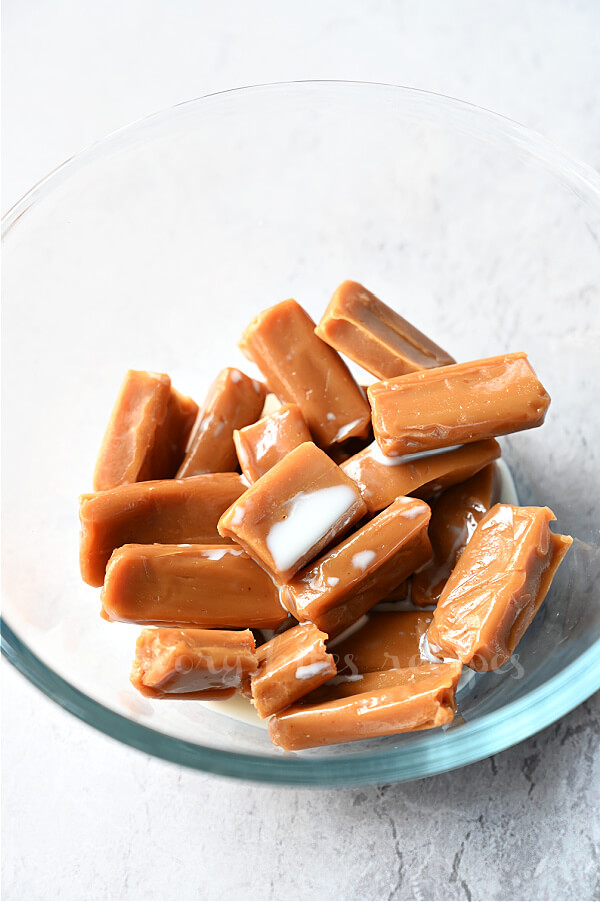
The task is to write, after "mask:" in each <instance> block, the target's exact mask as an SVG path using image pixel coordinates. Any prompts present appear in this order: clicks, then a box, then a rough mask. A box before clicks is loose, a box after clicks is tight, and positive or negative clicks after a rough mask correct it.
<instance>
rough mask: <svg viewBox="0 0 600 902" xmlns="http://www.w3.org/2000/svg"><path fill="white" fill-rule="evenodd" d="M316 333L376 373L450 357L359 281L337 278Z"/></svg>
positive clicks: (395, 372)
mask: <svg viewBox="0 0 600 902" xmlns="http://www.w3.org/2000/svg"><path fill="white" fill-rule="evenodd" d="M315 331H316V333H317V335H318V336H319V338H322V339H323V341H326V342H327V343H328V344H330V345H331V346H332V347H333V348H335V349H336V350H337V351H341V353H342V354H345V355H346V356H347V357H349V358H350V359H351V360H354V361H355V362H356V363H358V364H360V366H362V367H363V368H364V369H365V370H367V372H369V373H373V374H374V375H375V376H378V377H379V378H380V379H392V378H393V377H394V376H402V375H404V374H405V373H413V372H416V371H419V370H424V369H429V368H430V367H436V366H448V364H451V363H455V360H454V358H453V357H451V356H450V354H447V353H446V351H444V350H443V349H442V348H440V347H439V346H438V345H436V344H434V342H433V341H431V339H430V338H427V336H426V335H423V333H422V332H419V330H418V329H415V327H414V326H413V325H411V323H409V322H408V321H407V320H405V319H403V317H401V316H400V315H399V314H398V313H396V312H395V311H394V310H392V308H391V307H388V306H387V304H384V303H383V301H380V300H379V298H376V297H375V295H374V294H371V292H370V291H367V289H366V288H365V287H364V286H363V285H360V284H359V283H358V282H342V284H341V285H340V286H339V287H338V288H336V290H335V291H334V293H333V296H332V298H331V300H330V302H329V305H328V307H327V309H326V311H325V313H324V314H323V318H322V319H321V322H320V323H319V325H318V326H317V328H316V330H315Z"/></svg>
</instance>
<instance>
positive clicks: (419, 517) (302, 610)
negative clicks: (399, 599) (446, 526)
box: [281, 498, 431, 636]
mask: <svg viewBox="0 0 600 902" xmlns="http://www.w3.org/2000/svg"><path fill="white" fill-rule="evenodd" d="M430 516H431V511H430V509H429V506H428V505H427V504H425V502H424V501H420V500H418V499H417V498H398V499H397V500H396V501H395V502H394V503H393V504H391V505H390V506H389V507H388V508H386V510H384V511H382V512H381V513H380V514H378V516H377V517H374V518H373V519H372V520H370V521H369V522H368V523H366V524H365V525H364V526H363V527H362V528H361V529H359V530H357V531H356V532H354V533H352V535H350V536H348V538H346V539H344V541H343V542H341V543H340V544H339V545H337V546H336V547H335V548H333V549H332V550H331V551H330V552H328V553H327V554H324V555H323V556H322V557H320V558H319V559H318V560H317V561H315V562H314V563H312V564H310V565H309V566H308V567H307V568H306V569H305V570H303V571H302V572H301V573H299V574H298V575H297V576H296V578H295V579H293V580H292V581H291V582H288V584H287V585H285V586H282V589H281V600H282V603H283V604H284V605H285V606H286V607H287V609H288V610H289V611H290V613H291V614H292V615H293V616H294V617H295V618H296V620H299V621H300V622H303V621H306V620H310V621H311V622H312V623H314V624H316V625H317V626H318V627H319V629H321V630H323V631H324V632H326V633H327V634H328V635H329V636H336V635H338V634H339V633H341V632H342V631H343V630H345V629H346V628H347V627H348V626H350V625H351V624H352V623H354V622H355V621H356V620H358V618H359V617H361V616H362V615H363V614H364V613H365V612H366V611H368V610H369V608H372V607H373V605H375V604H377V602H378V601H381V600H382V599H383V598H385V597H386V596H387V595H388V594H389V593H390V592H391V590H392V589H394V588H395V587H396V586H398V585H400V583H401V582H403V580H405V579H406V577H407V576H410V574H411V573H414V571H415V570H417V569H418V568H419V567H422V566H423V564H425V563H427V561H428V560H429V559H430V557H431V544H430V542H429V538H428V536H427V525H428V523H429V518H430Z"/></svg>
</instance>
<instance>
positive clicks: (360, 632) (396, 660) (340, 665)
mask: <svg viewBox="0 0 600 902" xmlns="http://www.w3.org/2000/svg"><path fill="white" fill-rule="evenodd" d="M432 617H433V614H430V613H429V612H425V611H378V610H377V609H376V608H375V609H373V610H372V611H369V613H368V614H365V615H364V617H363V618H361V619H360V620H358V621H357V622H356V623H355V624H354V625H353V626H351V627H349V628H348V630H347V631H346V632H345V633H344V634H343V635H341V636H339V637H338V639H335V640H334V641H333V642H329V643H328V645H327V647H328V649H329V651H330V652H331V654H332V655H333V657H334V659H335V662H336V665H337V670H338V673H339V674H348V675H352V674H360V673H373V672H375V671H378V670H392V669H398V668H401V667H415V666H416V665H417V664H424V663H426V661H425V659H424V658H422V657H421V652H420V642H421V636H422V635H423V633H425V632H427V628H428V626H429V624H430V623H431V618H432Z"/></svg>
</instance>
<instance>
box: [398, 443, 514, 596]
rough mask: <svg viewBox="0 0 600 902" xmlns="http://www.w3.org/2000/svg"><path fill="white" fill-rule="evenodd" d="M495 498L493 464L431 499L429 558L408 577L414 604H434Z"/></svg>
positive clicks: (497, 495)
mask: <svg viewBox="0 0 600 902" xmlns="http://www.w3.org/2000/svg"><path fill="white" fill-rule="evenodd" d="M467 447H468V446H467ZM499 498H500V476H499V473H498V468H497V467H496V465H495V464H490V465H489V466H487V467H484V468H483V470H480V471H479V473H476V474H475V476H471V478H470V479H467V480H466V482H461V483H459V484H458V485H455V486H453V487H452V488H451V489H448V490H447V491H445V492H442V494H441V495H440V497H439V498H438V499H437V501H436V502H435V505H434V507H433V512H432V514H431V521H430V523H429V538H430V540H431V546H432V548H433V560H432V561H431V562H430V563H429V564H427V566H426V567H423V568H422V569H421V570H419V572H418V573H415V575H414V576H413V579H412V589H411V592H412V600H413V603H414V604H416V605H419V606H425V605H430V604H437V602H438V601H439V597H440V594H441V591H442V589H443V588H444V586H445V584H446V581H447V579H448V577H449V576H450V574H451V573H452V571H453V569H454V567H455V566H456V562H457V561H458V559H459V557H460V556H461V554H462V553H463V551H464V550H465V548H466V546H467V543H468V541H469V539H470V538H471V536H472V535H473V533H474V532H475V527H476V526H477V524H478V523H479V522H480V520H482V519H483V517H484V516H485V514H486V513H487V512H488V510H489V509H490V507H492V506H493V505H494V504H496V503H497V502H498V500H499Z"/></svg>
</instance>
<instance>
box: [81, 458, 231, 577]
mask: <svg viewBox="0 0 600 902" xmlns="http://www.w3.org/2000/svg"><path fill="white" fill-rule="evenodd" d="M245 488H246V484H245V482H244V480H243V479H242V477H241V476H239V475H238V474H237V473H211V474H208V475H204V476H194V477H192V478H190V479H185V480H184V479H164V480H157V481H155V482H135V483H132V484H131V485H123V486H118V487H117V488H115V489H109V490H108V491H106V492H97V493H95V494H89V495H82V496H81V498H80V499H79V518H80V520H81V544H80V549H79V562H80V567H81V575H82V577H83V579H84V581H85V582H86V583H89V585H90V586H101V585H102V583H103V581H104V571H105V569H106V565H107V563H108V559H109V557H110V556H111V554H112V553H113V551H114V550H115V548H119V547H120V546H121V545H126V544H128V543H131V542H135V543H138V544H151V543H153V542H166V543H169V542H172V543H174V542H196V543H208V544H210V543H222V542H229V539H223V538H221V536H220V535H219V533H218V531H217V522H218V520H219V517H220V516H221V514H222V513H223V511H225V510H227V508H228V507H229V506H230V505H231V504H233V502H234V501H235V499H236V498H239V496H240V495H241V494H242V492H243V491H244V489H245Z"/></svg>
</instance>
